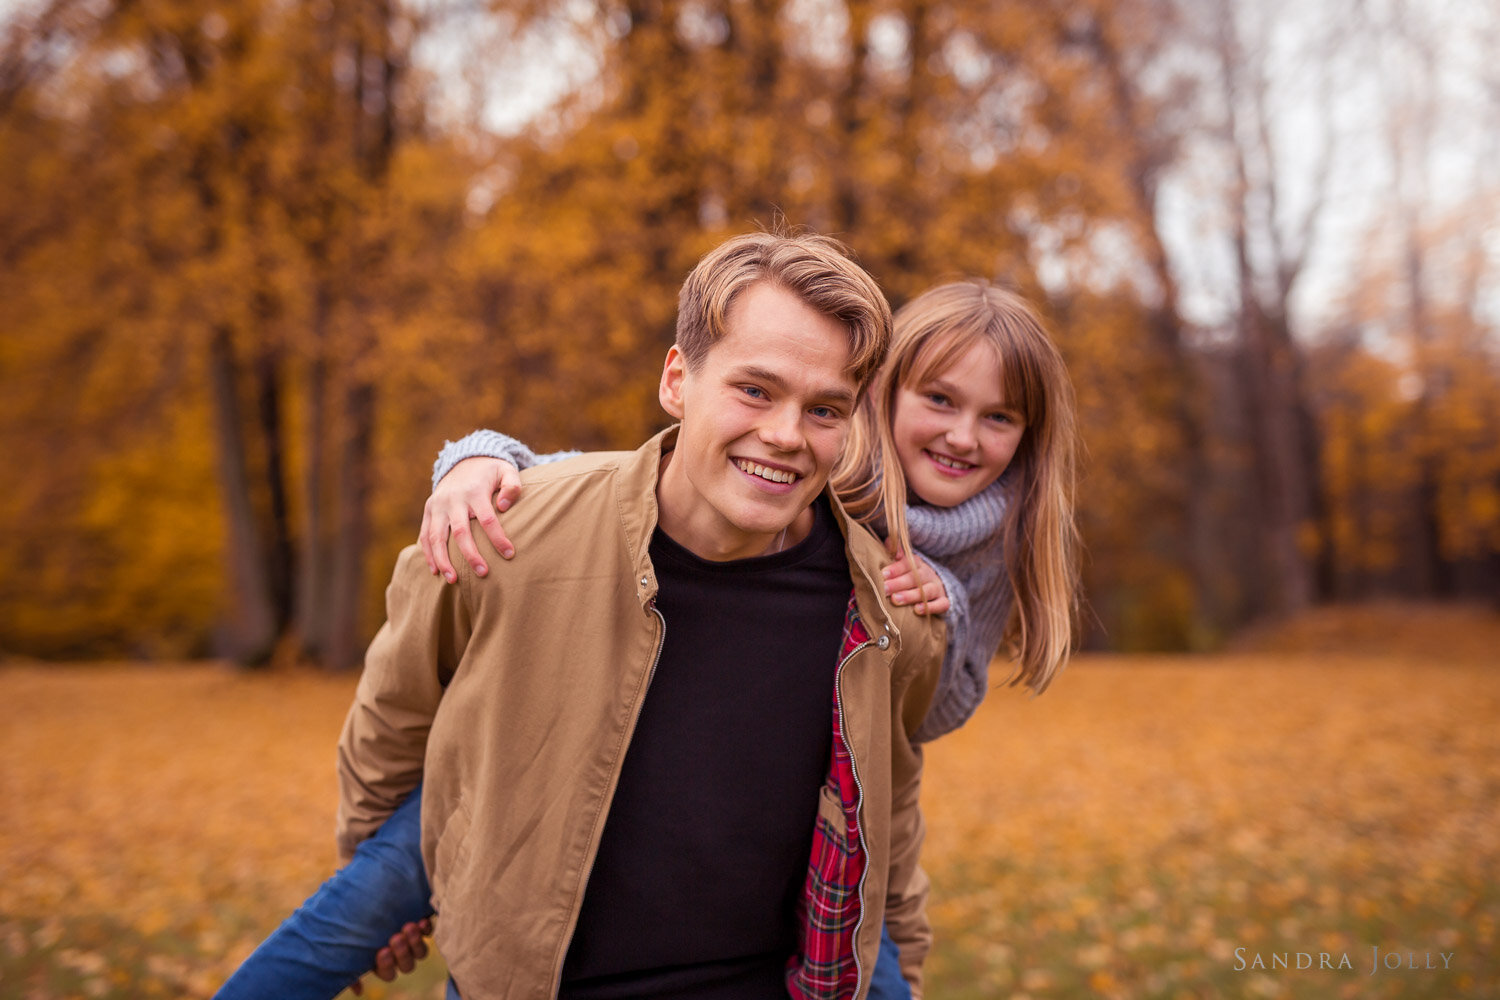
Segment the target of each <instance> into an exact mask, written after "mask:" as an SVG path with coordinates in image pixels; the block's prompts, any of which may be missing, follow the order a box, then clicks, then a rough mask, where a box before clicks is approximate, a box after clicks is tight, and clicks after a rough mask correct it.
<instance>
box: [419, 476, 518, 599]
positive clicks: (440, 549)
mask: <svg viewBox="0 0 1500 1000" xmlns="http://www.w3.org/2000/svg"><path fill="white" fill-rule="evenodd" d="M519 499H521V473H520V472H519V471H517V469H516V467H515V466H514V465H511V464H510V463H509V462H507V461H504V460H503V459H499V458H466V459H464V460H463V461H462V462H459V463H458V464H457V465H455V466H454V467H453V468H452V469H450V470H449V471H448V474H447V475H446V476H444V477H443V479H442V481H441V482H439V483H438V484H437V488H436V489H435V490H433V491H432V496H430V497H428V498H427V503H426V505H425V506H423V508H422V527H421V528H420V529H418V532H417V541H418V542H419V543H421V546H422V555H424V556H426V557H427V569H428V570H429V571H431V572H432V573H434V574H437V573H441V574H442V575H443V579H444V580H447V581H448V582H449V583H453V582H454V581H455V580H457V579H458V574H457V573H455V572H454V571H453V564H452V563H451V562H450V561H449V560H448V535H449V534H450V533H451V534H452V535H453V537H454V538H455V539H457V541H458V550H459V551H460V552H462V553H463V556H464V558H465V559H467V560H469V565H470V566H473V567H474V572H475V573H478V574H479V575H480V576H484V575H485V574H486V573H488V572H489V571H490V570H489V567H488V566H486V565H485V562H484V559H483V558H482V557H481V556H480V555H479V549H478V548H477V547H475V545H474V537H473V534H472V533H471V532H470V530H469V518H470V517H477V518H478V519H479V527H480V528H482V529H484V533H485V535H486V536H488V537H489V540H490V543H491V544H493V545H494V546H495V551H496V552H498V553H500V557H501V558H502V559H509V558H510V557H511V556H513V555H515V554H516V548H515V546H514V545H512V544H511V542H510V539H509V538H507V537H506V535H505V529H504V528H501V527H500V519H499V518H498V517H496V516H495V513H496V511H500V512H504V511H506V510H509V509H510V506H511V504H513V503H515V502H516V501H517V500H519Z"/></svg>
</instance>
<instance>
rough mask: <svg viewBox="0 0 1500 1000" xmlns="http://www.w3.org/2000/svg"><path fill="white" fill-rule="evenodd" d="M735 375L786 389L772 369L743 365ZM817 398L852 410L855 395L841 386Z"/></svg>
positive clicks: (828, 390)
mask: <svg viewBox="0 0 1500 1000" xmlns="http://www.w3.org/2000/svg"><path fill="white" fill-rule="evenodd" d="M733 374H734V376H736V377H739V378H751V379H755V380H756V381H758V382H768V383H770V384H771V385H773V386H775V387H776V388H778V389H785V388H786V379H784V378H782V377H781V376H780V375H778V374H776V373H775V372H773V371H771V370H770V369H768V368H762V367H760V366H759V365H742V366H740V368H739V369H737V370H736V371H735V372H734V373H733ZM816 396H817V398H818V399H820V400H822V401H824V402H826V403H839V404H841V405H843V406H846V407H849V408H851V409H852V408H853V407H854V401H855V396H854V393H853V392H852V391H851V390H849V389H846V388H844V387H843V386H841V385H840V386H830V387H829V388H826V389H823V390H821V391H819V392H818V393H817V394H816Z"/></svg>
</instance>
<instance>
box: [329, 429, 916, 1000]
mask: <svg viewBox="0 0 1500 1000" xmlns="http://www.w3.org/2000/svg"><path fill="white" fill-rule="evenodd" d="M675 438H676V430H675V428H674V429H670V430H668V431H664V432H663V433H662V434H659V435H657V436H656V437H654V438H652V439H651V440H650V441H648V442H646V444H645V445H643V446H642V447H641V448H640V449H638V450H636V451H635V452H610V453H594V454H589V455H584V456H582V457H579V458H575V459H570V460H567V461H564V462H557V463H554V464H550V465H545V466H541V467H538V468H536V469H531V470H528V471H527V472H526V473H525V475H524V476H523V480H524V481H525V482H526V500H525V502H524V503H521V504H518V505H517V506H516V507H515V508H514V509H512V510H511V511H510V512H508V513H507V514H506V525H505V526H506V531H507V532H508V533H509V534H510V536H511V538H512V539H513V540H514V541H515V543H516V556H515V559H514V560H511V561H508V562H502V561H501V560H500V559H499V558H498V557H497V556H495V555H494V553H493V550H490V551H489V552H488V553H487V559H488V561H489V562H490V565H491V566H493V567H494V570H493V571H492V572H491V573H490V574H489V576H488V577H478V576H475V575H474V574H473V572H472V570H470V569H469V566H468V563H467V562H466V561H465V560H463V559H461V558H460V557H459V555H458V553H457V551H456V549H455V551H454V552H453V553H452V555H453V560H454V561H453V565H454V566H455V567H458V569H459V574H460V575H459V581H458V584H457V585H456V586H450V585H446V584H444V583H443V581H442V580H441V578H439V577H436V576H433V575H432V574H431V573H429V572H428V570H427V566H426V563H425V561H424V560H423V558H422V555H421V552H420V550H418V549H417V548H416V547H415V546H412V547H410V548H408V549H406V550H405V551H403V552H402V553H401V556H400V559H399V561H398V563H397V567H396V571H395V574H394V575H393V577H392V579H391V583H390V586H389V587H388V588H387V591H386V612H387V616H388V620H387V622H386V624H385V625H384V626H383V627H382V628H381V630H380V632H379V634H378V635H376V637H375V639H374V641H373V642H372V643H371V645H370V649H369V651H368V653H367V654H366V658H365V668H364V674H363V676H362V677H361V679H360V683H359V688H358V690H357V692H356V694H355V699H354V705H353V707H352V708H351V709H350V710H349V716H348V719H347V720H346V721H345V724H344V731H343V735H342V737H341V738H340V740H339V750H338V770H339V786H340V802H339V812H338V842H339V849H340V852H341V854H342V855H343V856H344V857H346V858H347V857H348V856H349V855H350V854H351V853H352V852H353V850H354V848H355V846H356V845H357V844H359V843H360V842H361V841H362V840H364V839H365V838H367V837H369V836H370V835H371V834H372V833H373V832H374V831H375V830H376V829H378V828H379V826H380V824H381V823H382V822H384V820H385V819H386V817H388V816H389V815H390V814H391V812H392V811H394V809H395V808H396V806H397V805H399V804H400V802H401V801H402V799H403V798H404V797H405V796H406V795H407V793H409V792H410V791H411V790H412V788H413V787H414V786H415V785H416V784H417V782H418V781H421V780H423V776H424V773H425V784H424V786H423V793H422V853H423V856H424V859H425V861H426V864H427V870H428V873H429V875H430V878H431V882H432V889H433V902H434V905H435V907H436V908H437V910H438V911H439V914H440V919H439V920H438V922H437V944H438V946H439V948H440V949H441V950H442V953H443V955H444V956H445V957H446V958H447V960H448V963H449V968H450V970H451V971H452V973H453V976H454V978H455V980H457V982H458V984H459V987H460V989H461V990H462V991H463V994H464V997H465V998H466V1000H485V998H491V997H493V998H508V1000H520V998H528V1000H545V998H549V997H552V996H555V994H556V991H557V986H558V981H559V978H560V976H561V972H562V965H563V959H564V956H565V955H566V953H567V950H568V944H569V941H570V940H571V937H572V933H573V927H574V924H575V922H576V920H577V917H578V911H579V906H580V904H581V902H582V900H583V895H584V891H585V888H586V886H587V882H588V875H589V870H590V868H591V866H592V864H593V859H594V853H595V851H596V849H597V847H598V844H599V837H600V833H601V831H602V829H603V825H604V819H605V816H606V814H607V812H608V810H609V803H610V799H611V796H612V795H613V793H614V788H615V783H616V781H617V780H618V778H619V773H620V766H621V763H622V761H623V759H624V754H625V748H626V746H627V745H628V744H629V742H630V737H631V733H632V731H633V729H634V726H635V721H636V718H637V716H638V714H639V712H640V708H641V704H642V700H643V699H644V697H645V694H646V689H647V685H648V683H649V681H650V678H651V674H652V671H653V669H654V667H655V663H656V658H657V656H658V654H659V652H660V648H661V644H662V642H663V640H664V637H665V627H666V624H665V623H664V622H663V621H662V616H661V615H660V614H659V613H658V612H657V611H656V608H655V604H654V597H655V594H656V575H655V571H654V569H653V567H652V565H651V561H650V559H649V558H648V555H647V545H648V543H649V542H650V539H651V533H652V531H653V529H654V528H655V525H656V516H657V509H656V483H657V475H658V468H659V465H660V459H661V455H662V454H663V453H664V452H665V451H667V450H670V449H671V447H672V445H673V443H674V441H675ZM833 506H834V510H835V514H836V518H837V520H838V523H839V525H840V528H841V530H842V531H843V533H844V535H845V537H846V549H847V552H848V555H849V562H850V575H851V577H852V581H853V589H854V595H855V600H856V602H857V605H858V611H859V616H860V618H861V619H862V621H863V623H864V625H865V627H866V629H867V630H868V632H869V634H870V636H871V641H870V642H868V643H866V644H864V645H863V646H862V647H860V648H859V649H858V650H857V651H855V652H853V653H852V654H851V655H850V656H849V657H848V658H847V659H846V660H845V661H844V662H843V663H842V665H841V667H840V673H839V680H838V694H839V697H840V701H841V704H842V705H843V713H844V715H843V719H844V722H843V728H844V738H845V740H846V741H847V743H848V744H849V749H850V753H851V754H852V756H853V759H854V764H855V771H856V773H857V775H858V778H859V786H860V789H861V792H862V798H861V801H860V802H859V805H858V814H857V815H858V819H859V825H860V827H861V828H862V829H861V831H860V835H861V837H862V838H863V843H864V845H865V848H866V851H867V854H868V858H869V861H868V867H867V869H866V871H865V874H864V878H863V881H862V883H861V887H860V892H859V895H860V898H861V902H862V906H863V915H862V917H861V918H860V920H859V923H858V925H857V926H858V930H857V932H856V933H855V938H854V940H855V950H856V954H857V963H858V968H859V985H858V990H857V996H858V997H863V996H864V994H865V992H866V991H867V990H868V986H869V977H870V972H871V970H872V969H873V968H874V965H875V958H876V952H877V949H878V947H879V940H880V930H881V924H882V916H883V918H884V920H885V921H886V922H888V924H889V927H890V931H891V936H892V938H893V939H894V940H895V941H896V942H897V944H898V945H899V946H900V948H901V957H902V966H903V971H904V972H905V973H906V975H907V978H908V980H909V981H911V982H912V983H913V986H914V989H915V990H916V991H917V994H918V996H920V970H921V962H922V959H923V958H924V957H925V955H926V952H927V948H928V944H929V941H930V933H929V930H928V927H927V923H926V918H925V915H924V904H925V900H926V892H927V882H926V877H925V875H924V874H923V873H922V871H921V869H920V868H919V866H918V864H917V860H918V854H919V852H920V849H921V843H922V833H923V827H922V818H921V813H920V812H919V810H918V805H917V797H918V790H919V782H920V777H921V767H922V757H921V751H920V749H919V748H918V747H916V746H914V745H913V744H912V743H911V741H910V739H909V735H910V734H911V733H912V732H913V731H915V729H916V727H917V725H918V723H920V722H921V720H922V718H923V716H924V715H925V713H926V710H927V706H928V702H929V701H930V700H931V697H932V691H933V688H934V686H935V684H936V682H937V675H938V667H939V665H940V663H941V660H942V655H943V650H944V636H943V631H942V622H941V618H939V617H937V616H932V617H927V618H923V617H919V616H916V615H914V614H912V613H911V612H910V611H909V610H908V609H904V608H892V607H890V606H888V605H887V604H886V602H885V600H884V596H883V591H882V588H881V586H880V584H879V580H880V572H879V570H880V567H881V564H882V563H883V561H884V560H885V559H886V556H885V554H884V549H883V548H882V546H881V544H880V543H879V541H877V540H876V539H875V538H874V537H873V536H872V535H871V534H869V532H867V531H866V530H864V529H863V528H862V527H860V526H858V525H857V524H853V523H852V522H850V520H849V519H848V517H847V515H846V514H845V513H844V511H843V509H842V507H841V506H840V505H839V504H838V502H837V501H836V500H835V501H834V504H833ZM476 535H477V536H478V538H479V540H480V544H481V546H485V545H487V543H486V542H485V540H484V537H483V533H481V532H476ZM826 799H827V796H826V795H825V806H826V805H827V804H828V803H827V801H826ZM832 811H833V812H836V811H837V810H836V808H835V809H834V810H832ZM821 812H822V814H823V815H824V816H825V817H826V816H828V814H829V813H830V810H829V809H826V808H825V809H823V810H822V811H821ZM835 819H836V818H835ZM836 821H839V822H842V820H836ZM882 908H883V909H884V913H883V914H882Z"/></svg>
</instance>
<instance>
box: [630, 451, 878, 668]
mask: <svg viewBox="0 0 1500 1000" xmlns="http://www.w3.org/2000/svg"><path fill="white" fill-rule="evenodd" d="M679 426H680V425H678V424H673V425H672V426H671V427H668V428H667V429H666V430H664V431H661V432H660V433H658V434H655V435H652V437H650V438H649V439H647V441H646V442H645V443H644V444H642V445H641V446H640V447H639V448H637V449H636V450H635V451H634V452H632V453H630V455H629V456H627V457H626V459H625V461H624V462H623V463H622V465H621V475H620V479H619V493H618V495H617V499H618V500H619V509H620V511H621V517H622V519H623V522H624V528H625V538H626V544H627V545H628V546H629V548H630V555H631V561H632V563H633V564H634V566H635V567H636V580H635V583H636V588H637V591H638V593H639V595H640V598H641V603H642V604H648V603H650V601H651V600H652V599H653V598H654V597H655V596H656V587H657V585H656V570H655V569H654V568H653V567H652V565H651V557H650V546H651V533H652V532H653V531H655V530H656V522H657V518H658V516H659V513H658V507H657V502H656V485H657V481H658V480H659V479H660V477H661V460H662V457H663V456H664V455H666V453H667V452H669V451H671V450H672V449H673V448H674V447H676V445H677V431H678V427H679ZM823 495H824V496H826V497H828V499H829V502H830V505H831V506H832V508H833V518H834V521H835V522H837V524H838V526H839V531H840V532H841V533H842V534H843V536H844V553H845V556H846V557H847V558H848V560H849V576H850V578H851V579H852V580H853V582H854V596H855V601H856V603H857V604H858V606H859V612H860V617H861V618H862V619H864V622H865V627H866V628H867V629H868V630H869V632H870V635H871V636H872V637H877V636H880V635H882V634H884V635H889V636H890V638H891V642H890V646H891V649H892V652H894V651H895V649H897V648H899V646H900V639H901V632H900V630H899V629H897V628H896V623H895V621H894V616H893V615H892V613H891V609H890V607H889V606H888V605H887V604H886V600H885V588H884V587H883V586H882V585H881V584H880V582H879V576H880V567H881V565H882V564H883V563H884V562H885V561H886V560H887V559H888V558H889V557H888V556H887V555H886V552H885V546H884V545H882V544H881V542H880V540H879V539H878V538H876V537H875V536H874V535H873V534H871V533H870V530H869V529H868V528H866V527H865V526H864V525H862V524H860V523H858V522H857V521H855V520H854V519H853V518H851V517H850V516H849V512H848V511H846V510H845V509H844V505H843V504H842V503H841V502H840V501H839V498H838V496H837V495H835V494H834V492H833V490H832V489H830V488H828V487H824V490H823Z"/></svg>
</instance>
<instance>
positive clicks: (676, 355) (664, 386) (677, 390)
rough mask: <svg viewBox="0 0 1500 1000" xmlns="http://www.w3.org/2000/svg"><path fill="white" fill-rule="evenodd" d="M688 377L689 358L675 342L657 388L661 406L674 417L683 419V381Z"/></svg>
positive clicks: (668, 352)
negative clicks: (684, 355) (685, 356)
mask: <svg viewBox="0 0 1500 1000" xmlns="http://www.w3.org/2000/svg"><path fill="white" fill-rule="evenodd" d="M686 378H687V359H686V358H684V357H683V356H682V351H680V350H678V348H677V345H676V344H673V345H672V347H671V348H670V349H669V350H668V351H667V360H666V362H665V363H663V364H662V368H661V385H659V386H658V387H657V389H656V398H657V399H658V400H660V402H661V408H662V409H663V410H666V411H667V412H668V413H669V414H671V415H672V419H674V420H681V419H682V414H683V412H684V410H683V406H682V383H683V381H684V380H685V379H686Z"/></svg>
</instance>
